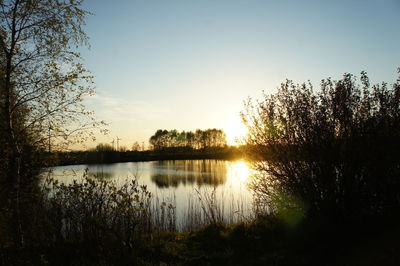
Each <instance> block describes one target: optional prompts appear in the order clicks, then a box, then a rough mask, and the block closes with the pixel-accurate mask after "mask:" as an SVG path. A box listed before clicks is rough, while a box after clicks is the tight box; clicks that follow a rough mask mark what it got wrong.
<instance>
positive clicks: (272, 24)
mask: <svg viewBox="0 0 400 266" xmlns="http://www.w3.org/2000/svg"><path fill="white" fill-rule="evenodd" d="M83 8H84V9H86V10H87V11H90V12H91V13H92V14H93V15H90V16H89V17H88V18H87V20H86V26H85V27H84V29H85V31H86V33H87V34H88V35H89V37H90V49H88V48H83V49H82V50H81V53H82V57H83V59H84V65H85V66H86V67H87V68H88V69H89V70H90V71H91V72H92V74H93V75H94V76H95V79H94V81H95V84H96V92H97V94H96V95H95V96H94V97H91V98H89V99H87V100H86V105H87V106H88V108H89V109H92V110H94V111H95V113H96V117H97V118H98V119H99V120H105V121H106V122H108V123H109V127H108V128H109V130H110V134H109V135H108V136H100V135H99V136H98V139H97V143H99V142H103V143H111V141H112V140H113V139H116V137H117V136H118V137H119V138H120V139H121V141H120V145H123V146H126V147H127V148H128V149H129V148H130V147H131V146H132V144H133V143H134V142H135V141H138V142H139V143H142V142H144V143H145V145H147V144H148V140H149V138H150V136H151V135H153V134H154V133H155V131H156V130H157V129H177V130H179V131H181V130H185V131H187V130H195V129H197V128H200V129H207V128H220V129H223V130H225V131H226V133H227V135H228V139H229V141H230V142H232V140H233V139H234V137H235V134H236V135H238V136H239V135H240V132H239V131H240V130H239V126H240V116H239V113H240V112H241V111H243V110H244V105H243V102H244V101H245V100H246V99H247V98H248V97H252V98H254V99H259V98H260V97H261V96H262V91H265V92H266V93H273V92H275V91H276V88H277V87H278V86H279V85H280V83H281V82H283V81H285V80H286V79H290V80H294V81H295V82H297V83H302V82H305V81H308V80H310V81H311V82H312V83H313V84H314V85H315V86H318V84H319V82H320V81H321V79H323V78H327V77H332V78H333V79H340V78H341V76H342V75H343V74H344V73H353V74H356V75H359V73H360V72H361V71H362V70H365V71H367V73H368V74H369V76H370V78H371V81H372V82H381V81H386V82H389V83H391V82H394V81H395V79H396V78H397V73H396V69H397V67H400V48H399V43H400V30H399V26H400V1H399V0H376V1H369V0H354V1H350V0H347V1H324V0H319V1H284V0H283V1H267V0H240V1H239V0H238V1H236V0H158V1H157V0H142V1H135V0H114V1H109V0H86V1H85V2H84V5H83ZM235 132H236V133H235ZM95 144H96V143H90V144H88V146H94V145H95Z"/></svg>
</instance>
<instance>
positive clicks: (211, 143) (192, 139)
mask: <svg viewBox="0 0 400 266" xmlns="http://www.w3.org/2000/svg"><path fill="white" fill-rule="evenodd" d="M149 142H150V145H151V146H152V147H153V148H154V149H155V150H162V149H165V148H171V147H190V148H192V149H205V148H211V147H224V146H226V135H225V133H224V132H223V131H222V130H220V129H215V128H214V129H207V130H201V129H197V130H196V131H195V132H191V131H188V132H185V131H182V132H178V131H177V130H176V129H174V130H170V131H168V130H161V129H159V130H157V131H156V133H155V134H154V135H153V136H151V137H150V141H149Z"/></svg>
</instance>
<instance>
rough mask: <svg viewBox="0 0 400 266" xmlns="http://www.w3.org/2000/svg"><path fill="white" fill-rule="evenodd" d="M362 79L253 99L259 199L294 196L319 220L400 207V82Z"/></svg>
mask: <svg viewBox="0 0 400 266" xmlns="http://www.w3.org/2000/svg"><path fill="white" fill-rule="evenodd" d="M399 72H400V70H399ZM360 81H361V82H357V79H356V78H355V77H354V76H352V75H351V74H345V75H344V76H343V78H342V79H341V80H338V81H333V80H331V79H330V78H328V79H326V80H322V82H321V88H320V90H319V91H318V92H315V91H314V90H313V87H312V85H311V84H302V85H295V84H294V83H293V82H292V81H290V80H287V81H286V82H285V83H282V84H281V86H280V88H279V90H278V92H277V93H276V94H272V95H264V98H263V100H261V101H257V102H256V103H254V102H253V101H252V100H249V101H248V103H247V104H246V111H245V113H244V114H242V117H243V120H244V122H245V124H246V125H247V127H248V129H249V135H248V138H247V144H248V147H249V154H250V156H252V159H256V162H255V163H254V167H255V169H257V170H258V171H259V174H257V175H255V176H254V179H253V184H252V188H253V190H254V192H255V194H256V195H257V196H258V199H260V200H261V201H262V202H264V203H267V204H274V203H276V200H277V199H284V200H288V199H292V200H291V201H288V202H286V203H287V204H286V206H287V207H302V208H303V210H304V211H307V213H308V214H311V215H321V214H324V215H334V216H336V215H339V216H340V215H349V216H350V215H359V214H361V213H364V214H365V213H369V214H371V213H375V214H376V213H381V212H385V211H388V212H390V211H389V210H396V211H398V210H399V206H400V156H399V151H400V79H398V80H397V82H396V83H394V84H393V85H392V86H391V87H389V86H388V85H387V84H386V83H382V84H380V85H374V86H372V87H371V86H370V83H369V79H368V77H367V75H366V73H365V72H362V73H361V78H360ZM291 204H292V206H290V205H291Z"/></svg>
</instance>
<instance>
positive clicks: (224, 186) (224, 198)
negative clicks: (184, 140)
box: [51, 160, 252, 226]
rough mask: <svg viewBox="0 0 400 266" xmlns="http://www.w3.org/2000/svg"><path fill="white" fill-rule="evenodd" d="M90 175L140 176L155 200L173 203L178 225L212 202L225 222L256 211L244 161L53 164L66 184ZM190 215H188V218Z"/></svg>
mask: <svg viewBox="0 0 400 266" xmlns="http://www.w3.org/2000/svg"><path fill="white" fill-rule="evenodd" d="M85 169H88V173H89V175H90V176H93V177H95V178H103V179H107V180H110V181H113V182H116V183H117V185H122V184H124V183H125V182H126V181H127V180H129V179H132V178H137V180H138V183H139V184H140V185H146V186H147V188H148V190H149V191H150V192H151V193H152V194H153V195H154V197H155V199H156V201H154V202H155V204H161V202H163V201H164V202H167V203H172V204H173V205H174V206H175V207H176V219H177V224H178V226H183V224H184V222H185V221H184V220H185V219H187V217H188V215H189V213H190V211H192V212H193V211H199V210H201V209H203V208H205V207H206V206H207V205H210V204H209V203H212V204H213V205H214V206H215V208H216V209H218V213H220V215H221V217H222V218H223V219H224V222H227V223H230V222H238V221H241V220H244V219H245V218H246V217H247V216H249V215H250V214H251V211H252V195H251V192H250V190H249V188H248V186H247V183H248V181H249V177H250V173H251V170H250V167H249V165H248V164H247V163H246V162H244V161H225V160H174V161H151V162H127V163H113V164H96V165H69V166H57V167H53V168H52V172H51V175H52V177H54V178H55V179H57V180H59V181H60V182H63V183H65V184H69V183H72V182H73V180H78V181H79V179H82V176H83V173H84V172H85ZM185 217H186V218H185Z"/></svg>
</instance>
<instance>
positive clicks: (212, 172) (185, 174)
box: [151, 160, 227, 188]
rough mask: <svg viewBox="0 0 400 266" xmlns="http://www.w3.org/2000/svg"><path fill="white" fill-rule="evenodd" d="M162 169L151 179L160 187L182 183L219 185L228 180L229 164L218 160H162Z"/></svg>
mask: <svg viewBox="0 0 400 266" xmlns="http://www.w3.org/2000/svg"><path fill="white" fill-rule="evenodd" d="M160 164H161V166H162V167H160V169H157V168H156V169H155V170H154V172H153V173H152V174H151V181H152V182H154V183H155V184H156V185H157V186H158V187H159V188H168V187H171V186H172V187H178V186H179V185H180V184H183V185H185V184H197V185H198V186H201V185H213V186H218V185H222V184H224V183H225V182H226V178H227V177H226V175H227V165H226V162H224V161H216V160H201V161H198V160H183V161H163V162H160Z"/></svg>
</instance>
